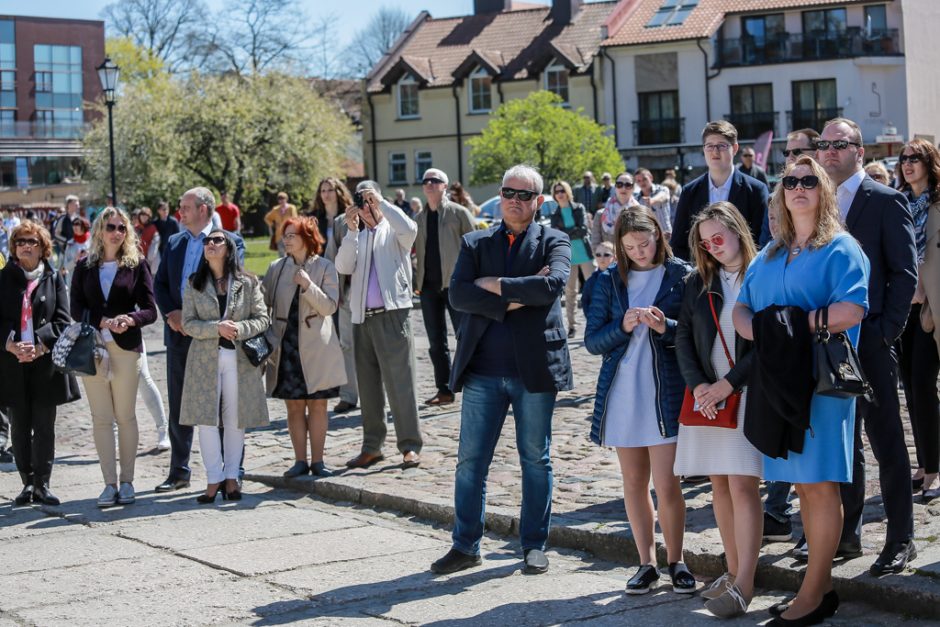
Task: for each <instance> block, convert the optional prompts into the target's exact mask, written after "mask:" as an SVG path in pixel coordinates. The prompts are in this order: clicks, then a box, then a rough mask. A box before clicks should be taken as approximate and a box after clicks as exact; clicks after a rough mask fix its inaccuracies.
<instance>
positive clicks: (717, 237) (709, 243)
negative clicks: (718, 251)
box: [699, 233, 725, 252]
mask: <svg viewBox="0 0 940 627" xmlns="http://www.w3.org/2000/svg"><path fill="white" fill-rule="evenodd" d="M724 245H725V236H724V235H722V234H721V233H715V234H714V235H712V236H711V237H709V238H706V239H703V240H702V243H701V244H699V246H701V247H702V248H704V249H705V250H706V251H708V252H711V250H712V247H714V246H724Z"/></svg>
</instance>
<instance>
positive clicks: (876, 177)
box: [865, 161, 903, 187]
mask: <svg viewBox="0 0 940 627" xmlns="http://www.w3.org/2000/svg"><path fill="white" fill-rule="evenodd" d="M902 170H903V168H902ZM865 174H867V175H868V176H870V177H871V180H873V181H874V182H876V183H881V184H882V185H889V184H890V183H891V178H890V176H889V175H888V168H886V167H885V166H884V164H883V163H881V162H880V161H872V162H871V163H869V164H868V165H866V166H865ZM902 187H903V186H902Z"/></svg>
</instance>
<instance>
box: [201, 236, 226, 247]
mask: <svg viewBox="0 0 940 627" xmlns="http://www.w3.org/2000/svg"><path fill="white" fill-rule="evenodd" d="M224 243H225V237H224V236H222V235H212V236H211V237H207V238H206V239H204V240H202V245H203V246H208V245H209V244H217V245H218V244H224Z"/></svg>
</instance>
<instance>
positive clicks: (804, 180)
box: [780, 174, 819, 189]
mask: <svg viewBox="0 0 940 627" xmlns="http://www.w3.org/2000/svg"><path fill="white" fill-rule="evenodd" d="M780 182H781V183H782V184H783V189H796V186H797V185H799V186H800V187H802V188H803V189H813V188H815V187H816V186H817V185H819V177H818V176H813V175H812V174H808V175H806V176H803V177H800V178H797V177H795V176H785V177H783V179H781V181H780Z"/></svg>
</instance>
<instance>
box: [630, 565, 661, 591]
mask: <svg viewBox="0 0 940 627" xmlns="http://www.w3.org/2000/svg"><path fill="white" fill-rule="evenodd" d="M658 585H659V571H658V570H656V567H655V566H653V565H652V564H644V565H643V566H640V568H639V569H638V570H637V571H636V573H634V575H633V576H632V577H630V580H629V581H627V589H626V590H625V592H626V593H627V594H646V593H647V592H649V591H650V590H652V589H653V588H655V587H656V586H658Z"/></svg>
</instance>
